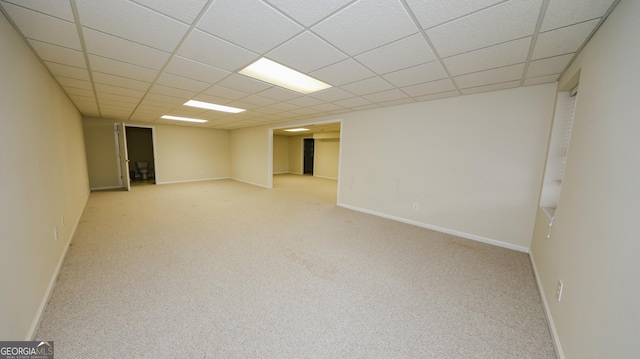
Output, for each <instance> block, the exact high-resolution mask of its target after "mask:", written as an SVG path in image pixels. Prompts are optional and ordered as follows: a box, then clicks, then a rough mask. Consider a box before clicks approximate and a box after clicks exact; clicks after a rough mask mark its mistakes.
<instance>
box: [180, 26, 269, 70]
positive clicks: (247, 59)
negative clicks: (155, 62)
mask: <svg viewBox="0 0 640 359" xmlns="http://www.w3.org/2000/svg"><path fill="white" fill-rule="evenodd" d="M220 54H224V56H220ZM178 55H180V56H183V57H186V58H189V59H191V60H195V61H198V62H202V63H204V64H207V65H211V66H213V67H217V68H220V69H223V70H227V71H237V70H239V69H241V68H243V67H245V66H247V65H249V64H250V63H251V62H253V61H255V60H257V59H258V58H259V57H258V55H257V54H256V53H253V52H251V51H248V50H246V49H243V48H241V47H239V46H236V45H234V44H231V43H229V42H227V41H223V40H220V39H219V38H217V37H214V36H211V35H209V34H206V33H204V32H202V31H198V30H194V31H193V32H192V33H191V34H190V35H189V37H188V38H187V40H186V41H185V42H184V43H183V44H182V46H180V49H179V50H178Z"/></svg>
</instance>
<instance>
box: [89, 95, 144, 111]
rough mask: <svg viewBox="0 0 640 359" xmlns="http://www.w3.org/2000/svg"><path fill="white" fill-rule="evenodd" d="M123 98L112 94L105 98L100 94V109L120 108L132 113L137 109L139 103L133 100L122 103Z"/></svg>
mask: <svg viewBox="0 0 640 359" xmlns="http://www.w3.org/2000/svg"><path fill="white" fill-rule="evenodd" d="M122 100H123V97H122V96H116V95H111V94H106V95H104V96H101V95H100V94H98V105H99V106H100V108H105V107H109V108H119V109H122V110H127V111H129V112H132V111H133V109H135V108H136V105H137V103H138V102H137V101H133V100H129V101H122Z"/></svg>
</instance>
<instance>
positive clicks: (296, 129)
mask: <svg viewBox="0 0 640 359" xmlns="http://www.w3.org/2000/svg"><path fill="white" fill-rule="evenodd" d="M285 131H287V132H301V131H309V129H308V128H291V129H288V130H285Z"/></svg>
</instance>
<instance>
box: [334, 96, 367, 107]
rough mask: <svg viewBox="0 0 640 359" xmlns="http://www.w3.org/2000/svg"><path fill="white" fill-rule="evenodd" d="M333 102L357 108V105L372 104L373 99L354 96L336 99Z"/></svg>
mask: <svg viewBox="0 0 640 359" xmlns="http://www.w3.org/2000/svg"><path fill="white" fill-rule="evenodd" d="M333 103H335V104H336V105H338V106H341V107H345V108H355V107H360V106H366V105H370V104H371V101H369V100H367V99H365V98H362V97H352V98H348V99H346V100H339V101H334V102H333Z"/></svg>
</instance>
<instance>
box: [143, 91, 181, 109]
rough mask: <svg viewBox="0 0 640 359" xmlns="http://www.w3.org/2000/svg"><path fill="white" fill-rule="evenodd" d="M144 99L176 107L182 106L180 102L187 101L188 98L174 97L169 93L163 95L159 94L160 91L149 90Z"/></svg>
mask: <svg viewBox="0 0 640 359" xmlns="http://www.w3.org/2000/svg"><path fill="white" fill-rule="evenodd" d="M144 100H145V102H146V101H147V100H150V101H156V102H161V103H163V104H164V106H165V107H173V108H176V107H178V106H182V104H184V103H185V102H187V100H189V98H188V97H175V96H169V95H164V94H160V93H151V92H149V93H148V94H147V95H146V96H145V98H144Z"/></svg>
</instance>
